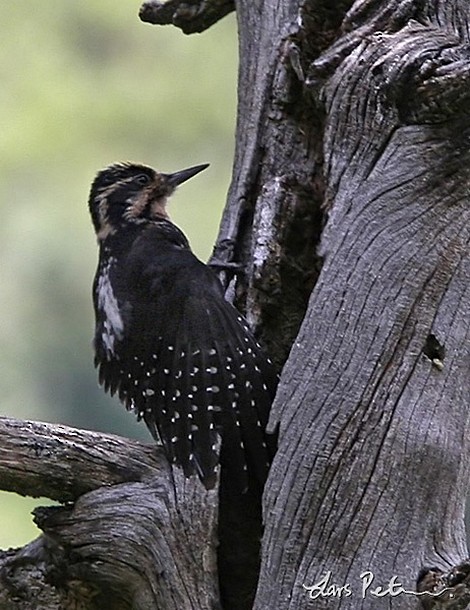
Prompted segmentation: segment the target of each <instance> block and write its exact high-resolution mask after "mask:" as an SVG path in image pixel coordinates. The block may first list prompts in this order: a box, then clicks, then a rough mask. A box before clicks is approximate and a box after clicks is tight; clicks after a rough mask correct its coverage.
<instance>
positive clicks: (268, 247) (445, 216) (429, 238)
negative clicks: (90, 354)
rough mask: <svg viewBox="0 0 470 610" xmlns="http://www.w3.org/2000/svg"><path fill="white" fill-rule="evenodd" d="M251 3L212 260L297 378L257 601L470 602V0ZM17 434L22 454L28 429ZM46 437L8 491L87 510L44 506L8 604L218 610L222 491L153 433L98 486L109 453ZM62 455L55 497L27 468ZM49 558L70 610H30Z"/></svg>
mask: <svg viewBox="0 0 470 610" xmlns="http://www.w3.org/2000/svg"><path fill="white" fill-rule="evenodd" d="M235 5H236V12H237V18H238V24H239V38H240V72H239V108H238V120H237V138H236V141H237V147H236V155H235V161H234V174H233V181H232V184H231V187H230V191H229V196H228V203H227V207H226V210H225V214H224V217H223V220H222V225H221V231H220V235H219V239H218V241H217V244H216V248H215V251H214V256H213V259H212V264H214V265H215V266H218V267H219V268H221V269H222V270H223V271H222V272H221V273H222V276H223V278H224V281H225V282H226V284H227V287H228V290H229V294H231V295H232V296H233V298H234V299H235V300H236V301H237V302H238V304H239V305H240V306H241V307H242V308H244V310H245V311H246V313H247V316H248V319H249V322H250V324H251V325H252V327H253V328H254V329H255V331H256V332H257V333H258V334H259V336H260V338H261V339H262V340H263V341H264V342H265V344H266V345H267V346H268V349H269V351H270V353H271V354H272V356H273V357H274V359H275V361H276V362H277V363H278V365H279V366H280V367H281V366H283V365H284V363H285V366H284V368H283V372H282V377H281V383H280V387H279V391H278V395H277V398H276V401H275V404H274V407H273V413H272V417H271V426H272V427H273V428H274V427H275V426H277V425H278V426H279V429H280V437H279V450H278V453H277V455H276V458H275V461H274V464H273V467H272V469H271V473H270V477H269V479H268V483H267V486H266V489H265V494H264V503H263V515H264V524H265V530H264V536H263V541H262V557H261V570H260V578H259V585H258V590H257V594H256V599H255V602H254V607H255V608H256V609H258V610H260V609H263V610H264V609H271V608H277V609H278V610H284V609H289V610H294V609H295V610H297V609H302V608H312V607H314V608H328V610H330V609H331V610H333V609H335V608H341V610H349V609H357V608H362V609H369V608H374V609H377V608H396V609H400V610H412V609H417V608H419V607H420V604H421V600H422V601H423V605H424V606H425V607H426V608H428V609H433V610H437V609H444V608H446V609H456V608H465V607H466V606H467V605H468V603H470V584H469V582H470V576H469V574H470V566H469V564H468V563H467V562H466V561H465V560H466V558H467V556H468V550H467V547H466V542H465V528H464V509H465V500H466V495H467V487H468V479H469V457H470V448H469V442H468V440H467V436H468V433H467V431H468V424H469V421H468V416H467V406H468V402H469V398H470V391H469V390H470V375H469V373H470V371H469V369H470V353H469V345H470V341H469V339H470V337H469V335H470V331H469V319H470V317H469V314H470V286H469V278H470V256H469V244H470V222H469V221H470V206H469V192H470V191H469V189H470V163H469V161H470V152H469V144H470V112H469V109H470V105H469V101H470V100H469V98H470V86H469V85H470V67H469V66H470V61H469V60H470V51H469V48H470V47H469V37H470V8H469V5H468V2H467V1H466V0H446V1H445V2H440V1H439V0H356V2H352V0H277V1H268V0H260V1H257V0H237V1H236V2H235ZM232 8H234V5H233V3H232V2H230V1H229V0H191V1H189V0H186V2H183V1H182V0H169V1H168V2H166V3H160V2H156V1H149V2H147V3H146V4H145V5H144V6H143V7H142V9H141V17H142V18H143V19H145V20H147V21H151V22H153V23H173V24H174V25H176V26H178V27H180V28H182V29H183V30H184V31H185V32H187V33H191V32H193V31H202V30H203V29H205V28H207V27H209V26H210V25H212V24H213V23H214V22H215V21H217V20H218V19H219V18H221V17H222V16H223V15H225V14H226V13H227V12H229V11H230V10H232ZM234 263H235V265H233V264H234ZM240 266H241V267H242V268H243V271H244V273H243V274H242V273H240V271H239V267H240ZM231 269H232V271H230V270H231ZM291 348H292V349H291ZM4 425H5V426H6V427H7V429H9V430H10V431H11V430H12V429H13V431H14V432H13V433H12V441H11V442H12V443H13V444H15V443H17V442H18V441H19V439H20V435H19V434H18V428H17V426H18V425H19V424H17V423H12V422H5V424H4ZM29 426H32V428H30V427H29ZM35 426H37V425H33V424H28V425H27V427H26V429H23V428H21V429H20V431H21V435H22V436H23V437H24V435H25V434H26V437H25V438H27V439H28V441H27V443H26V446H25V447H23V449H24V452H23V453H20V454H18V455H16V454H14V453H13V454H12V453H11V451H12V449H11V448H9V447H10V445H9V444H8V441H5V440H4V439H5V438H7V437H5V433H4V432H3V431H2V441H1V444H0V445H1V446H0V450H1V449H3V448H5V447H6V450H4V451H3V453H0V483H1V486H2V487H3V488H5V489H15V490H16V491H18V492H19V493H28V489H29V490H30V491H31V490H33V492H34V493H41V494H44V491H45V489H46V488H45V483H44V477H45V476H46V474H47V476H46V479H47V477H49V478H50V479H51V483H50V484H51V486H52V487H51V489H50V490H49V496H50V497H51V498H55V499H58V500H59V501H62V502H65V501H67V502H73V504H71V505H65V506H64V507H60V508H57V509H54V510H53V511H50V510H48V511H44V512H39V513H38V514H37V517H36V518H37V520H38V522H39V523H40V525H41V526H42V527H43V529H44V531H45V536H44V538H43V539H42V540H40V541H39V542H36V543H33V544H32V546H31V547H29V548H28V547H27V548H26V549H23V550H22V551H20V552H17V553H16V554H13V555H10V556H4V557H3V559H2V562H3V568H1V569H0V579H1V580H0V582H2V583H5V582H6V581H5V578H6V576H10V581H8V585H7V586H4V587H3V589H2V592H1V594H3V595H4V596H5V597H4V599H6V600H7V601H8V603H10V604H11V605H10V606H8V605H5V606H2V605H1V603H0V607H2V608H3V607H6V608H8V607H11V608H32V607H47V608H55V607H57V608H59V607H61V608H62V607H63V608H68V607H74V606H72V605H70V604H71V603H72V602H70V596H72V597H73V601H74V603H75V601H76V600H77V599H78V600H79V601H80V603H81V604H82V605H81V606H79V605H76V606H75V607H77V608H78V607H83V608H94V607H104V606H103V605H101V606H100V605H99V604H100V603H101V604H102V603H103V599H106V601H107V605H106V607H112V608H130V607H132V608H138V609H140V608H152V607H158V608H165V609H166V608H172V607H175V608H186V607H187V608H196V607H197V608H212V607H216V606H217V604H218V603H219V597H218V591H217V580H216V576H215V570H214V565H215V542H214V540H215V538H214V537H215V520H216V517H215V515H216V512H217V497H216V496H211V495H210V494H209V495H206V494H205V492H202V491H201V490H200V489H199V487H197V486H196V485H195V484H194V485H193V483H192V482H185V481H184V480H182V479H177V478H176V479H175V478H174V476H173V479H172V477H171V473H170V471H169V470H168V467H167V466H166V465H165V464H164V462H162V464H163V465H161V464H160V463H159V465H158V467H157V466H156V465H155V464H154V461H153V460H154V459H155V457H153V456H154V454H153V453H149V452H148V449H145V448H143V447H142V446H141V445H138V444H136V443H131V442H130V441H118V440H116V439H107V438H106V437H104V443H105V444H104V446H105V449H103V450H102V449H101V447H102V442H103V441H102V440H100V442H99V447H100V450H99V451H100V456H99V460H98V461H99V463H100V469H99V470H98V471H96V468H95V467H93V469H92V473H91V474H90V472H89V471H88V469H87V468H86V464H87V463H88V460H89V458H88V457H86V456H88V451H91V454H92V455H95V459H96V451H98V449H97V446H98V445H97V443H96V439H95V442H93V439H92V438H91V437H89V436H88V433H81V432H77V431H75V432H70V431H68V430H65V431H64V430H63V429H60V430H59V431H57V430H56V429H54V428H47V429H45V430H44V429H42V428H41V430H42V432H41V434H43V436H41V437H40V440H38V441H37V442H36V441H31V438H33V439H34V438H36V437H35V435H36V434H38V429H37V428H36V427H35ZM70 434H71V435H72V437H73V438H79V439H80V441H79V442H77V443H76V442H75V441H72V442H70V443H69V441H67V440H66V439H67V438H69V436H68V435H70ZM31 435H32V436H31ZM64 435H65V440H64V439H63V437H64ZM75 435H78V436H77V437H76V436H75ZM82 435H84V436H82ZM101 438H103V437H100V439H101ZM51 439H52V440H51ZM85 439H88V440H89V441H90V442H89V443H88V445H87V444H86V440H85ZM64 442H65V443H66V449H64V445H63V443H64ZM67 443H69V444H67ZM106 443H117V444H116V445H113V446H112V447H110V451H109V454H108V453H107V451H106V446H107V445H106ZM85 445H86V447H88V448H87V449H86V450H85V449H83V447H84V446H85ZM57 448H59V449H60V450H59V449H57ZM38 451H39V452H40V453H41V460H40V462H41V464H43V465H44V469H45V470H44V472H43V473H42V475H41V477H42V478H41V479H40V481H41V483H40V485H38V480H37V479H36V478H35V477H34V472H35V470H34V466H33V464H34V463H35V462H34V460H31V462H28V466H27V467H25V468H22V469H21V471H18V464H24V463H25V462H24V460H25V459H27V457H28V456H30V457H31V455H34V452H38ZM121 452H122V459H121V458H120V457H119V456H120V455H121ZM111 455H113V456H114V455H117V457H116V458H113V460H111V459H110V457H109V456H111ZM11 456H13V457H11ZM70 456H73V457H70ZM130 456H132V457H130ZM65 458H66V459H65ZM20 459H21V460H23V461H19V460H20ZM69 460H72V462H71V463H74V464H75V463H76V464H77V466H76V468H77V469H75V467H74V468H73V470H72V471H70V472H68V473H67V471H66V468H67V464H68V463H69ZM129 460H131V461H130V464H131V466H129ZM113 461H115V464H113V463H112V462H113ZM79 464H81V466H80V465H79ZM156 470H158V473H156ZM66 475H68V476H69V477H71V479H70V481H71V482H70V483H69V484H68V485H67V484H66V481H67V480H68V478H67V476H66ZM92 475H93V476H92ZM177 476H178V475H176V477H177ZM56 478H57V480H58V485H56V486H55V487H54V485H55V484H54V481H55V479H56ZM56 488H57V489H56ZM71 490H72V491H71ZM226 509H227V507H224V506H222V505H221V507H220V510H221V511H222V513H223V512H224V511H225V510H226ZM181 532H184V536H181V535H180V534H181ZM201 532H203V533H204V536H205V538H204V541H201V539H200V538H199V537H200V536H201ZM117 533H119V535H117ZM142 545H144V548H145V549H148V550H147V551H146V552H145V553H142V551H141V550H140V551H139V550H138V549H141V548H142ZM38 549H39V550H38ZM51 557H53V560H52V561H51ZM23 559H24V561H23ZM0 565H1V564H0ZM5 566H6V567H5ZM25 566H26V567H27V568H31V566H34V569H35V570H39V568H38V566H45V568H44V574H43V578H42V580H41V579H40V578H38V582H39V581H40V582H41V583H42V584H41V585H38V586H37V590H40V591H41V592H44V591H45V590H46V589H45V588H46V587H47V586H49V587H50V583H51V582H52V583H53V587H54V591H53V593H57V591H58V590H59V591H65V593H66V594H67V595H68V596H69V597H68V598H67V600H66V601H67V603H68V604H69V605H65V603H63V600H62V601H61V603H62V604H63V605H60V603H59V604H58V605H57V604H56V605H55V606H54V605H52V604H51V605H44V606H31V605H30V606H27V605H24V606H21V605H18V604H17V605H14V603H16V602H15V601H14V596H13V595H12V594H11V591H14V595H16V596H18V595H19V594H20V593H19V591H20V592H21V587H20V583H21V574H24V572H21V570H26V568H25ZM51 566H52V568H51ZM39 571H40V570H39ZM365 572H367V573H368V574H366V575H364V573H365ZM361 574H362V576H361ZM18 575H19V576H18ZM51 575H52V576H51ZM15 578H16V580H15ZM371 578H373V580H372V581H371ZM394 578H395V580H394V581H393V579H394ZM51 579H52V581H51ZM370 581H371V582H370ZM392 582H395V583H400V585H401V587H402V588H403V589H406V590H408V591H412V592H415V591H416V589H418V590H419V591H420V592H423V591H428V592H432V593H439V592H441V591H443V590H444V589H445V588H448V590H446V591H444V592H443V593H442V594H441V595H439V596H438V597H432V596H430V595H429V594H428V595H425V596H424V597H422V598H418V597H417V596H416V595H414V594H412V593H405V592H403V591H401V590H399V589H398V588H397V587H395V589H393V590H390V585H391V583H392ZM367 583H369V586H368V587H366V584H367ZM322 584H323V586H322ZM231 586H232V587H233V583H232V585H231ZM379 586H381V587H382V590H381V591H380V590H378V589H377V587H379ZM61 587H62V589H61ZM315 587H316V588H315ZM119 592H121V594H120V593H119ZM397 592H398V594H396V595H395V594H394V593H397ZM380 593H384V595H383V596H381V597H380V596H379V595H380ZM235 597H236V594H235ZM51 599H52V598H51ZM1 601H2V599H1V598H0V602H1ZM5 603H6V602H5ZM230 603H234V604H236V601H235V602H234V601H233V598H231V602H230ZM77 604H78V602H77ZM109 604H111V605H109ZM230 607H236V606H235V605H234V606H230ZM245 607H246V606H245Z"/></svg>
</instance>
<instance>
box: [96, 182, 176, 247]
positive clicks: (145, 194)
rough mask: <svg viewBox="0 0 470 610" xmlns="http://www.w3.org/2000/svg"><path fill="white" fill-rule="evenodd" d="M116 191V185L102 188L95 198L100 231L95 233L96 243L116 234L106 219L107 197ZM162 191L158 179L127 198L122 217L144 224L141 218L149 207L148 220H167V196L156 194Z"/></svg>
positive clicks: (143, 219)
mask: <svg viewBox="0 0 470 610" xmlns="http://www.w3.org/2000/svg"><path fill="white" fill-rule="evenodd" d="M132 180H133V178H128V179H126V180H123V181H122V182H121V184H122V183H126V182H131V181H132ZM115 189H116V184H112V185H110V186H108V187H107V188H104V189H103V190H102V191H101V192H100V193H99V195H97V197H96V201H97V204H98V217H99V222H100V230H99V231H98V232H97V238H98V241H103V240H105V239H106V238H107V237H108V235H113V234H114V233H115V232H116V228H115V227H113V226H112V224H111V223H110V222H109V217H108V205H109V204H108V196H109V195H110V194H111V193H112V192H113V191H114V190H115ZM161 191H162V185H161V184H160V182H159V181H158V179H157V180H156V181H155V182H154V183H153V184H150V185H149V186H147V187H145V188H143V189H142V190H141V191H140V192H138V193H137V194H136V195H134V196H132V197H129V199H127V201H126V203H127V204H128V207H127V208H126V210H125V212H124V214H123V217H124V218H125V219H126V220H128V221H131V222H137V223H139V222H145V221H146V220H147V219H146V218H143V217H142V215H143V213H144V211H145V210H146V209H147V207H148V206H150V214H149V217H150V219H156V220H157V219H159V218H160V219H161V218H166V219H168V218H169V216H168V214H167V211H166V203H167V199H168V196H167V195H160V196H158V193H159V192H161Z"/></svg>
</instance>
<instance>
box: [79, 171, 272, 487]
mask: <svg viewBox="0 0 470 610" xmlns="http://www.w3.org/2000/svg"><path fill="white" fill-rule="evenodd" d="M206 167H207V164H205V165H198V166H196V167H191V168H189V169H185V170H182V171H179V172H176V173H173V174H163V173H158V172H156V171H155V170H154V169H152V168H150V167H147V166H144V165H137V164H131V163H117V164H115V165H111V166H109V167H107V168H106V169H104V170H102V171H100V172H99V173H98V175H97V176H96V178H95V180H94V182H93V184H92V187H91V192H90V198H89V208H90V213H91V217H92V221H93V225H94V228H95V231H96V235H97V238H98V244H99V262H98V269H97V272H96V276H95V280H94V284H93V302H94V309H95V316H96V326H95V337H94V348H95V365H96V366H97V368H98V371H99V380H100V383H101V384H102V385H103V386H104V389H105V391H107V392H110V393H111V395H113V394H115V393H117V395H118V396H119V398H120V400H121V401H122V402H123V403H124V405H125V406H126V408H127V409H128V410H130V411H133V412H134V413H135V414H136V415H137V418H138V419H139V420H140V419H143V420H144V421H145V423H146V424H147V426H148V428H149V430H150V432H151V433H152V435H153V436H154V437H155V438H156V439H161V441H162V443H163V447H164V449H165V451H166V454H167V456H168V459H169V460H170V462H172V463H174V464H177V465H179V466H181V467H182V468H183V471H184V473H185V475H186V476H187V477H189V476H190V475H192V474H194V473H196V474H197V475H198V476H199V478H200V479H201V481H202V482H203V484H204V485H205V486H206V488H208V489H209V488H211V487H213V486H214V484H215V480H216V479H215V472H216V467H217V465H218V463H219V461H220V463H221V465H222V468H227V472H229V473H230V476H231V477H233V482H234V484H235V485H236V486H237V487H238V488H239V489H240V490H244V489H246V488H247V486H248V479H249V478H251V477H254V478H255V480H258V481H259V482H260V483H261V484H262V483H263V482H264V480H265V478H266V475H267V472H268V469H269V465H270V461H271V458H272V453H273V450H272V445H273V440H272V438H271V437H269V435H267V434H266V433H265V428H266V424H267V420H268V414H269V409H270V406H271V402H272V399H273V396H274V393H275V389H276V385H277V374H276V372H275V370H274V367H273V365H272V363H271V361H270V360H269V358H267V356H266V355H265V353H264V352H263V350H262V349H261V347H260V345H259V344H258V343H257V341H256V339H255V338H254V337H253V335H252V333H251V332H250V329H249V328H248V325H247V323H246V321H245V320H244V319H243V318H242V316H241V315H240V314H239V312H238V311H237V310H236V309H235V308H234V307H233V306H232V305H231V304H230V303H228V302H227V301H226V300H225V298H224V294H223V290H222V286H221V284H220V282H219V280H218V278H217V276H216V275H215V273H214V272H213V271H212V269H211V268H210V267H208V266H207V265H205V264H204V263H202V262H201V261H200V260H198V259H197V258H196V256H195V255H194V254H193V253H192V251H191V248H190V246H189V243H188V240H187V239H186V237H185V236H184V234H183V233H182V232H181V231H180V229H178V227H176V226H175V225H174V224H173V223H172V222H171V220H170V219H169V217H168V214H167V211H166V203H167V199H168V197H169V196H170V195H171V194H172V193H173V191H174V190H175V188H176V187H177V186H178V185H179V184H181V183H182V182H185V181H186V180H188V179H189V178H191V177H192V176H195V175H196V174H198V173H199V172H200V171H202V170H203V169H205V168H206ZM219 436H220V438H221V449H220V451H219V448H220V443H219ZM219 453H220V459H219Z"/></svg>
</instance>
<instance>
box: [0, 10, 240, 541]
mask: <svg viewBox="0 0 470 610" xmlns="http://www.w3.org/2000/svg"><path fill="white" fill-rule="evenodd" d="M139 7H140V0H126V1H125V2H115V1H114V0H113V1H111V0H100V1H99V2H64V1H63V0H29V1H28V2H24V3H19V2H4V3H2V4H1V5H0V20H1V22H2V24H3V25H2V42H1V48H2V53H1V56H0V75H1V76H0V80H1V83H2V84H1V87H0V117H1V137H0V151H1V153H0V193H1V195H0V206H1V210H2V216H1V223H0V243H1V247H0V283H1V291H0V295H1V297H0V308H1V312H0V320H1V322H0V397H1V398H0V401H1V402H0V415H8V416H13V417H18V418H22V419H35V420H41V421H48V422H58V423H64V424H68V425H71V426H77V427H81V428H87V429H94V430H101V431H104V432H112V433H117V434H121V435H124V436H131V437H134V438H140V439H144V440H150V439H149V436H148V434H147V431H146V428H145V426H144V425H143V424H137V423H136V422H135V421H134V418H133V416H132V415H131V414H129V413H127V412H126V411H125V409H124V408H123V407H122V406H121V405H120V404H119V403H118V401H117V400H116V399H111V398H108V397H106V396H104V394H103V392H102V391H101V390H100V389H99V387H98V384H97V378H96V374H95V370H94V368H93V356H92V348H91V339H92V334H93V311H92V303H91V284H92V280H93V275H94V271H95V266H96V261H97V247H96V243H95V238H94V234H93V230H92V226H91V223H90V219H89V217H88V210H87V197H88V189H89V186H90V183H91V181H92V179H93V177H94V174H95V173H96V171H97V170H98V169H100V168H102V167H104V166H106V165H108V164H109V163H112V162H114V161H118V160H121V161H122V160H132V161H140V162H143V163H146V164H148V165H152V166H154V167H156V168H158V169H160V170H162V171H167V172H172V171H176V170H179V169H183V168H185V167H189V166H191V165H196V164H199V163H204V162H209V163H210V164H211V167H210V168H209V169H208V170H206V171H205V172H204V173H203V174H201V175H200V176H197V178H195V179H194V180H191V181H190V182H188V183H187V184H185V185H184V186H182V187H181V189H180V191H179V192H178V193H177V194H176V195H175V196H174V198H173V199H172V201H171V204H170V206H171V207H170V213H171V214H172V217H173V220H174V221H175V222H176V223H177V224H178V225H179V226H180V227H181V228H182V229H183V231H184V232H185V233H186V234H187V236H188V238H189V240H190V242H191V244H192V246H193V249H194V250H195V252H196V254H197V255H198V256H199V257H200V258H202V259H203V260H206V259H207V258H208V257H209V255H210V253H211V250H212V245H213V243H214V241H215V238H216V235H217V228H218V223H219V220H220V215H221V212H222V208H223V204H224V200H225V196H226V191H227V188H228V184H229V181H230V172H231V163H232V157H233V147H234V127H235V109H236V69H237V40H236V29H235V18H234V15H229V16H228V17H226V18H225V19H224V20H222V21H221V22H220V23H218V24H216V25H215V26H213V27H212V28H210V29H209V30H208V31H207V32H204V33H203V34H201V35H192V36H184V35H183V34H182V33H181V31H180V30H177V29H176V28H173V27H164V28H162V27H158V26H151V25H148V24H144V23H141V22H140V20H139V19H138V10H139ZM38 504H40V505H47V504H51V502H50V501H49V500H46V499H41V500H38V499H35V500H31V499H24V498H20V497H19V496H16V495H15V494H9V493H5V492H0V548H3V549H5V548H8V547H10V546H21V545H23V544H25V543H26V542H27V541H29V540H31V539H33V538H34V537H36V536H37V535H38V533H39V532H38V530H36V528H35V526H34V524H33V523H32V519H31V515H30V511H31V510H32V508H33V507H34V506H36V505H38Z"/></svg>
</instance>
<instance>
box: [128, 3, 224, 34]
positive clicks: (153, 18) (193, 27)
mask: <svg viewBox="0 0 470 610" xmlns="http://www.w3.org/2000/svg"><path fill="white" fill-rule="evenodd" d="M234 10H235V4H234V1H233V0H168V1H167V2H159V0H148V2H144V4H142V6H141V8H140V11H139V17H140V18H141V19H142V21H145V22H147V23H153V24H155V25H174V26H176V27H178V28H181V30H182V31H183V32H184V33H185V34H194V33H196V32H203V31H204V30H207V28H209V27H210V26H211V25H213V24H214V23H216V22H217V21H219V20H220V19H222V17H225V15H228V13H231V12H232V11H234Z"/></svg>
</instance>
